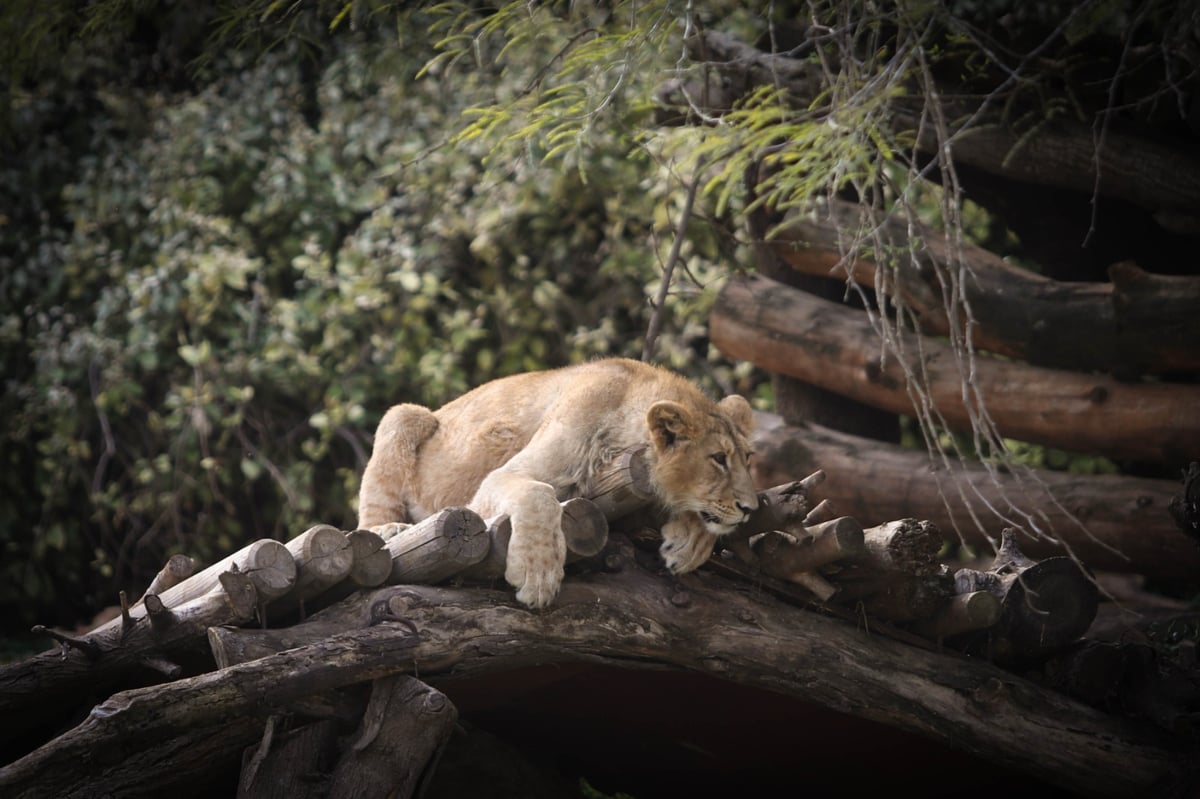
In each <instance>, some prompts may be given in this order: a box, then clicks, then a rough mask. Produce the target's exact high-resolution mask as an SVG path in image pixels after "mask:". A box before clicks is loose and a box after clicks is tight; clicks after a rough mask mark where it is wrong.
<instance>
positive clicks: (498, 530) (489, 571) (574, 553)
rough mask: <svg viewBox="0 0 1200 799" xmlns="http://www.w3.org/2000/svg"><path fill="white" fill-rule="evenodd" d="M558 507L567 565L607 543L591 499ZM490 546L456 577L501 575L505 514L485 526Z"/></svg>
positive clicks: (507, 532)
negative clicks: (560, 511) (481, 557)
mask: <svg viewBox="0 0 1200 799" xmlns="http://www.w3.org/2000/svg"><path fill="white" fill-rule="evenodd" d="M559 504H560V505H561V506H562V533H563V539H564V541H565V542H566V545H567V562H568V563H572V562H575V561H578V560H580V559H582V558H589V557H591V556H592V555H595V554H597V553H598V552H600V551H601V550H602V549H604V545H605V544H606V543H607V542H608V521H607V520H606V519H605V518H604V514H603V513H602V512H601V510H600V508H599V507H598V506H597V505H596V504H595V503H593V502H592V501H591V500H587V499H584V498H583V497H575V498H573V499H568V500H567V501H565V502H562V503H559ZM487 525H488V529H487V532H488V538H489V539H490V541H491V543H490V546H489V548H488V553H487V555H485V556H484V558H483V560H481V561H479V562H478V563H475V564H473V565H471V566H468V567H467V568H466V569H463V570H462V571H461V572H460V573H459V574H460V576H462V577H465V578H467V579H472V580H492V579H495V578H497V577H503V576H504V567H505V564H506V563H507V562H508V543H509V540H510V539H511V538H512V520H511V519H510V518H509V517H508V515H507V514H505V515H502V516H497V517H496V518H495V519H491V520H490V521H488V523H487Z"/></svg>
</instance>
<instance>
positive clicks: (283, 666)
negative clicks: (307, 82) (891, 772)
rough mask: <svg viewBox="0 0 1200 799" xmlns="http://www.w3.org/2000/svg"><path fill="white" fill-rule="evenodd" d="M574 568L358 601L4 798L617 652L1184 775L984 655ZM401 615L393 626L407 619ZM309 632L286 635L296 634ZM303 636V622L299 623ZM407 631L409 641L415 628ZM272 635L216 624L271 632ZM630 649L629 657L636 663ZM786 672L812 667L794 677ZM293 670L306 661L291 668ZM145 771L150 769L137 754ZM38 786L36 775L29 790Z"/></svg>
mask: <svg viewBox="0 0 1200 799" xmlns="http://www.w3.org/2000/svg"><path fill="white" fill-rule="evenodd" d="M625 564H626V565H625V567H624V568H623V569H622V570H621V571H619V572H615V573H595V574H586V575H579V576H578V577H577V578H575V579H573V580H568V581H567V582H566V583H564V585H563V590H562V593H561V594H560V596H559V598H558V600H557V601H556V605H555V608H554V609H553V611H552V612H549V613H530V612H529V611H528V610H526V609H524V608H521V607H519V606H518V605H517V604H516V603H515V602H514V601H513V600H512V598H511V596H510V595H509V592H507V591H489V590H485V589H479V588H472V589H469V590H468V589H455V588H449V587H431V586H423V585H409V586H402V587H396V588H385V589H379V590H378V591H376V592H374V593H373V594H372V595H371V596H369V597H367V598H365V599H363V600H360V599H359V598H357V597H356V598H355V600H354V601H355V604H354V607H355V608H356V610H355V611H354V612H353V613H352V614H351V618H358V617H360V616H361V613H360V612H359V611H360V609H361V603H362V602H367V603H368V604H382V605H386V606H387V607H388V608H389V610H390V612H389V614H388V618H387V619H386V620H384V621H382V622H381V623H379V624H375V625H373V626H371V627H369V628H365V629H358V630H353V629H350V628H349V626H346V627H344V628H343V630H344V632H342V633H339V634H337V635H335V636H333V637H327V636H326V635H325V634H324V631H323V630H321V631H318V633H317V638H316V639H315V643H309V644H306V645H302V646H300V647H299V648H295V649H291V650H290V651H287V652H281V653H279V654H276V655H269V656H267V657H264V658H257V659H255V660H253V661H249V662H246V663H243V664H241V665H238V666H234V667H231V668H229V669H225V670H222V671H220V672H216V673H213V674H207V675H202V676H200V677H195V678H188V679H185V680H179V681H176V682H174V683H170V684H168V685H164V686H159V687H155V688H152V689H139V690H137V691H129V692H125V693H123V694H121V695H119V696H117V697H114V698H113V699H112V700H110V701H109V702H108V703H106V705H105V706H104V707H103V708H102V712H98V713H95V714H93V715H92V717H91V718H89V720H88V721H87V722H85V723H84V724H83V725H81V726H80V727H78V728H76V729H75V730H72V731H70V732H68V733H67V734H65V735H64V736H61V737H60V738H59V739H57V740H56V741H55V742H53V743H52V744H50V745H48V746H47V747H44V748H42V749H40V750H38V751H37V752H34V753H31V755H30V756H28V757H26V758H23V759H22V760H20V761H17V762H16V763H14V764H11V765H10V766H8V767H7V768H6V769H4V770H2V771H0V788H5V789H9V790H13V791H17V790H20V789H21V788H22V787H24V786H27V785H30V784H39V785H45V786H46V790H47V792H49V791H52V790H55V789H56V788H59V787H61V785H62V784H63V783H64V782H70V781H72V780H79V779H80V773H81V771H83V770H84V769H89V770H88V775H89V778H90V779H93V780H103V779H107V778H109V777H110V775H111V774H112V773H113V772H114V771H117V770H120V769H122V768H129V764H128V763H126V762H125V761H123V760H121V759H120V758H113V759H109V760H103V761H99V762H97V761H94V760H89V759H88V753H91V752H97V751H111V750H107V747H109V746H113V745H116V744H117V742H119V745H120V746H121V749H120V751H122V752H136V751H137V749H138V747H139V746H140V745H142V743H143V742H145V741H147V740H157V739H159V738H161V737H162V736H163V735H164V732H165V731H167V730H174V729H178V728H179V727H180V726H187V727H196V726H199V725H202V724H206V723H207V724H214V723H223V722H224V720H225V719H227V718H229V717H231V716H236V715H237V714H239V713H242V712H245V710H246V709H247V708H250V707H259V706H272V705H277V704H278V703H279V702H281V701H287V699H288V697H290V696H294V695H300V694H304V693H311V692H312V691H313V690H314V688H315V687H316V686H320V687H321V688H323V689H329V688H333V687H336V686H337V685H346V684H350V683H352V682H360V681H362V680H363V679H374V678H375V677H378V676H382V675H383V674H387V673H396V672H397V671H407V670H409V669H415V670H416V671H418V672H419V673H420V674H421V675H422V677H423V678H424V679H434V678H436V677H437V676H438V675H439V674H451V673H453V674H454V675H456V676H463V677H466V676H470V675H473V674H480V673H483V672H487V671H495V670H498V669H509V668H517V667H519V666H523V665H529V664H532V663H540V664H548V663H555V662H566V661H574V660H577V659H585V660H588V661H589V662H598V661H599V662H603V661H605V660H606V659H609V658H611V659H613V662H615V663H621V664H623V665H624V666H626V667H628V666H629V665H631V664H636V663H645V664H648V665H649V664H653V665H655V666H659V667H661V666H662V665H669V666H672V667H676V668H688V669H694V670H697V671H700V672H702V673H708V674H716V675H719V676H720V677H721V678H722V679H724V680H734V681H737V682H741V683H743V684H747V685H754V686H760V687H764V688H768V689H769V690H772V691H775V692H782V693H784V694H787V695H789V696H793V697H795V698H798V699H801V700H804V701H808V702H814V703H816V704H819V705H823V706H826V707H831V708H834V709H837V710H839V711H841V712H846V713H850V714H853V715H856V716H859V717H864V718H868V719H872V720H875V721H879V722H882V723H885V724H890V725H892V726H895V727H898V728H901V729H904V730H908V731H911V732H916V733H919V734H923V735H927V736H930V737H932V738H934V739H936V740H939V741H943V742H946V743H948V744H950V745H952V746H955V747H958V748H961V749H963V750H964V751H968V752H973V753H977V754H980V755H982V756H984V757H986V758H987V759H989V760H990V761H992V762H993V763H995V764H996V765H997V767H998V768H1004V769H1006V770H1011V771H1012V772H1013V773H1018V774H1020V773H1027V774H1030V775H1032V776H1035V777H1037V778H1039V779H1044V780H1047V781H1049V782H1051V783H1052V784H1054V785H1058V786H1060V787H1063V788H1065V789H1068V790H1071V791H1075V792H1077V793H1081V794H1083V795H1089V796H1128V795H1131V794H1136V793H1138V792H1139V791H1142V792H1144V791H1146V790H1149V789H1150V788H1151V786H1153V785H1155V784H1156V783H1158V782H1159V781H1160V780H1163V779H1170V778H1172V777H1178V776H1180V775H1182V774H1183V773H1184V772H1185V770H1186V768H1187V764H1188V763H1189V762H1190V757H1191V752H1190V745H1189V743H1188V742H1186V741H1183V740H1181V739H1179V738H1175V737H1172V736H1169V735H1166V734H1160V733H1158V732H1157V731H1155V730H1153V729H1152V728H1149V727H1147V726H1144V725H1139V724H1135V723H1131V722H1128V721H1122V720H1120V719H1118V718H1115V717H1112V716H1109V715H1106V714H1103V713H1100V712H1099V711H1096V710H1093V709H1091V708H1088V707H1086V706H1083V705H1081V704H1079V703H1077V702H1073V701H1071V700H1069V699H1067V698H1065V697H1063V696H1062V695H1060V694H1057V693H1055V692H1053V691H1049V690H1047V689H1045V688H1042V687H1040V686H1038V685H1036V684H1034V683H1031V682H1028V681H1026V680H1025V679H1023V678H1022V677H1020V676H1018V675H1014V674H1012V673H1010V672H1006V671H1003V670H1001V669H999V668H997V667H995V666H992V665H991V664H988V663H986V662H983V661H980V660H974V659H962V658H957V657H950V656H946V655H939V654H937V653H936V652H931V651H925V650H921V649H918V648H915V647H912V646H909V645H905V644H899V643H897V642H894V641H890V640H888V639H886V638H883V637H881V636H878V635H872V634H869V633H867V632H865V631H861V630H859V629H856V627H855V626H854V625H852V624H846V623H844V622H840V621H837V620H833V619H829V618H825V617H823V616H821V615H819V614H811V613H801V614H800V615H799V616H798V615H797V613H798V611H797V610H796V609H795V608H794V607H788V606H784V605H781V604H780V603H778V602H777V601H776V600H773V599H771V598H770V597H769V596H767V595H765V594H763V593H761V592H739V591H731V590H729V587H728V585H727V582H726V581H724V580H722V579H721V578H719V577H716V576H714V575H711V574H706V573H705V572H704V570H701V571H699V572H696V573H694V574H691V575H688V578H689V579H688V588H687V591H688V595H689V597H690V600H689V602H688V603H687V605H686V607H680V606H679V605H677V604H672V603H671V601H670V597H671V596H672V595H673V594H674V593H676V592H677V591H678V588H677V586H676V583H677V580H676V579H675V578H670V579H664V578H662V577H659V576H656V575H654V574H652V573H649V572H647V571H645V570H643V569H641V568H640V567H638V566H637V563H636V559H635V558H634V557H633V556H632V554H630V555H629V556H628V558H627V559H626V561H625ZM401 620H403V623H401ZM305 626H306V625H303V624H302V625H297V626H296V627H295V628H292V629H291V630H290V631H288V632H289V633H290V634H291V636H292V637H293V639H294V637H295V636H296V635H297V634H298V633H299V632H302V630H303V628H304V627H305ZM297 628H299V629H297ZM414 629H415V630H418V631H419V634H416V635H414V633H413V630H414ZM281 632H282V631H276V630H249V629H226V630H222V631H221V633H222V634H225V635H229V636H237V637H248V638H259V639H267V638H270V637H272V636H277V635H279V634H280V633H281ZM633 653H636V656H633V657H631V655H632V654H633ZM797 663H804V664H806V666H805V668H804V669H802V673H798V672H797V670H796V664H797ZM298 664H303V667H302V668H301V669H299V670H298ZM136 765H137V767H139V768H141V769H142V770H143V773H145V769H146V768H148V767H150V766H152V764H149V763H147V762H145V761H139V762H138V763H137V764H136ZM42 780H45V782H41V781H42Z"/></svg>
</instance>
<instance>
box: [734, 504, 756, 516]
mask: <svg viewBox="0 0 1200 799" xmlns="http://www.w3.org/2000/svg"><path fill="white" fill-rule="evenodd" d="M736 504H737V506H738V510H740V511H741V512H742V515H743V516H747V517H748V516H749V515H750V513H751V512H752V511H753V510H754V508H752V507H750V506H749V505H743V504H742V503H740V502H738V503H736Z"/></svg>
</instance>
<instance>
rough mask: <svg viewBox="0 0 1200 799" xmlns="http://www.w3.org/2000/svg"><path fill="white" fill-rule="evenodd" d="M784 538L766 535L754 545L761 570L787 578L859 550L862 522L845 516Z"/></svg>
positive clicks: (774, 575)
mask: <svg viewBox="0 0 1200 799" xmlns="http://www.w3.org/2000/svg"><path fill="white" fill-rule="evenodd" d="M788 538H790V536H788V537H785V536H777V535H773V536H768V537H765V538H763V539H762V540H761V541H759V542H757V543H756V544H755V545H754V550H755V553H756V554H757V555H758V559H759V562H760V563H762V565H763V570H764V571H766V572H767V573H768V574H770V575H771V576H772V577H779V578H780V579H784V580H789V579H792V577H793V576H795V575H798V574H803V573H804V572H811V571H813V570H814V569H818V568H820V567H822V566H826V565H828V564H830V563H833V562H834V561H840V560H843V559H845V558H853V557H855V556H857V555H859V554H860V553H861V552H862V551H863V528H862V525H861V524H859V523H858V521H857V520H855V519H852V518H850V517H849V516H842V517H841V518H838V519H833V520H831V521H828V522H822V523H821V524H818V525H816V526H814V527H810V528H807V536H806V537H803V538H794V539H793V540H792V541H789V540H788Z"/></svg>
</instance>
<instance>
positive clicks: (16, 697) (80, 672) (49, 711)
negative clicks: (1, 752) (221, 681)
mask: <svg viewBox="0 0 1200 799" xmlns="http://www.w3.org/2000/svg"><path fill="white" fill-rule="evenodd" d="M220 586H221V587H220V588H219V589H218V590H216V591H212V592H209V593H207V594H205V595H203V596H200V597H197V598H196V599H193V600H191V601H190V602H185V603H184V604H183V605H180V606H178V607H175V608H168V607H166V606H165V605H163V603H162V602H161V601H160V600H159V597H158V596H157V595H155V594H149V595H147V597H146V601H145V602H144V603H143V605H142V606H141V610H142V612H144V613H148V614H149V615H150V623H148V624H138V625H136V626H135V627H134V628H133V629H132V630H130V631H129V632H128V633H126V634H124V635H121V630H120V628H119V627H114V628H112V629H111V630H110V632H109V633H108V634H106V635H102V636H94V635H93V636H90V637H89V638H88V639H86V640H87V641H88V643H89V644H91V646H92V649H90V650H81V649H78V648H75V647H65V648H63V649H62V650H61V651H59V650H52V651H49V652H43V653H41V654H39V655H35V656H33V657H31V658H27V659H25V660H22V661H18V662H16V663H12V664H9V665H5V666H0V717H2V718H4V720H5V722H4V724H0V744H3V745H7V744H9V743H10V742H12V741H14V740H17V739H19V738H20V737H21V736H22V735H24V734H25V733H26V732H27V731H28V730H31V729H35V728H38V727H42V726H47V725H49V726H53V721H54V719H55V718H56V717H57V716H58V715H59V714H61V713H64V712H66V711H67V710H69V709H70V708H72V707H73V706H74V705H75V704H77V703H79V702H81V701H83V699H84V697H87V696H90V695H94V694H97V693H99V694H101V695H102V694H103V692H104V691H105V690H106V689H107V688H108V687H109V686H111V685H112V684H114V683H115V682H116V681H117V680H118V679H120V678H121V677H124V676H128V675H129V674H131V673H135V672H137V671H138V670H139V669H140V668H142V667H145V666H147V665H150V666H151V667H152V668H156V670H161V669H157V667H156V665H152V664H151V661H152V659H154V658H159V659H161V658H163V657H170V656H173V655H174V654H176V653H179V652H183V651H189V650H192V649H194V648H195V647H196V645H197V644H201V645H202V644H203V642H204V640H205V631H206V630H207V629H208V628H209V627H211V626H213V625H220V624H242V623H245V622H248V621H250V620H252V619H253V618H254V617H255V613H256V610H257V607H258V601H257V595H256V592H255V587H254V583H253V581H252V580H251V578H250V576H249V575H247V574H242V573H237V574H234V573H227V574H224V575H222V576H221V577H220Z"/></svg>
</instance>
